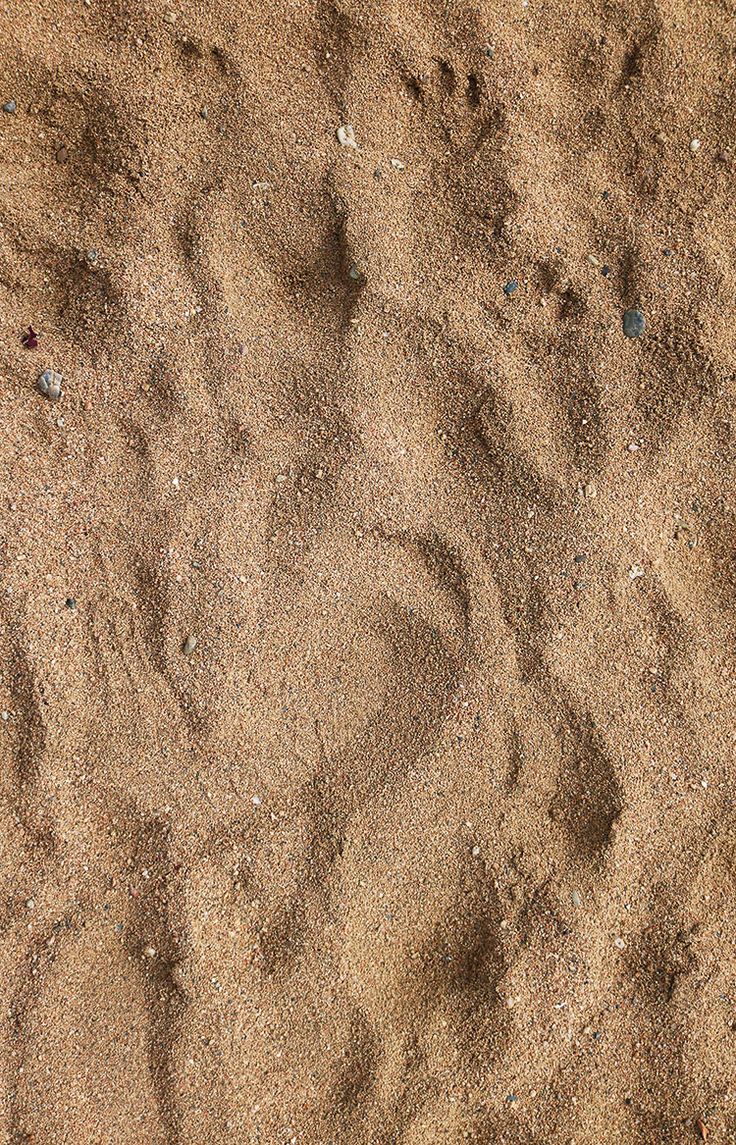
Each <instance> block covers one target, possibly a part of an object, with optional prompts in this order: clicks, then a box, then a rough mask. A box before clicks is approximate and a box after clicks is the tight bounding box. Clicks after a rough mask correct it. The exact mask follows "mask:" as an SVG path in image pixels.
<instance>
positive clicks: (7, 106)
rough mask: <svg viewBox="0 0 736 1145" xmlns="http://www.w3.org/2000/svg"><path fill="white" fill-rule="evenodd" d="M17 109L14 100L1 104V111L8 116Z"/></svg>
mask: <svg viewBox="0 0 736 1145" xmlns="http://www.w3.org/2000/svg"><path fill="white" fill-rule="evenodd" d="M17 107H18V104H17V103H16V102H15V100H14V99H9V100H8V102H7V103H4V104H3V111H5V112H7V114H8V115H12V114H13V112H14V111H16V110H17Z"/></svg>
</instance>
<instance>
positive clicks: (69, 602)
mask: <svg viewBox="0 0 736 1145" xmlns="http://www.w3.org/2000/svg"><path fill="white" fill-rule="evenodd" d="M64 603H65V604H66V606H67V608H76V607H77V602H76V600H75V599H74V597H73V596H68V597H67V598H66V600H65V602H64Z"/></svg>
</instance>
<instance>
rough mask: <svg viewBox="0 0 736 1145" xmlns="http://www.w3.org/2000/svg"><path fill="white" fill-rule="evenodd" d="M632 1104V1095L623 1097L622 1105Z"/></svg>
mask: <svg viewBox="0 0 736 1145" xmlns="http://www.w3.org/2000/svg"><path fill="white" fill-rule="evenodd" d="M633 1104H634V1099H633V1097H625V1098H624V1105H633Z"/></svg>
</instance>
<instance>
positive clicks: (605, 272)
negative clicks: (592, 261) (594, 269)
mask: <svg viewBox="0 0 736 1145" xmlns="http://www.w3.org/2000/svg"><path fill="white" fill-rule="evenodd" d="M610 273H611V268H610V266H602V267H601V274H602V275H603V277H604V278H608V276H609V274H610Z"/></svg>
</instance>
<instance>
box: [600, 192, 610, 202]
mask: <svg viewBox="0 0 736 1145" xmlns="http://www.w3.org/2000/svg"><path fill="white" fill-rule="evenodd" d="M601 198H602V199H604V200H608V199H610V198H611V192H610V191H604V192H603V194H602V195H601Z"/></svg>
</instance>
